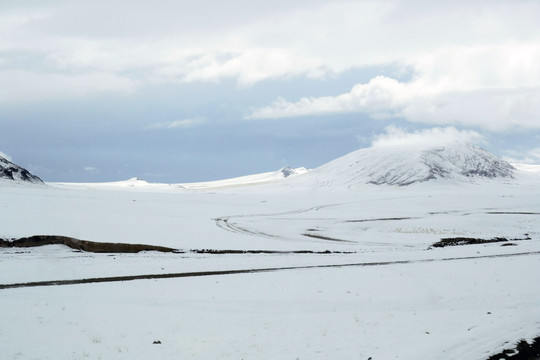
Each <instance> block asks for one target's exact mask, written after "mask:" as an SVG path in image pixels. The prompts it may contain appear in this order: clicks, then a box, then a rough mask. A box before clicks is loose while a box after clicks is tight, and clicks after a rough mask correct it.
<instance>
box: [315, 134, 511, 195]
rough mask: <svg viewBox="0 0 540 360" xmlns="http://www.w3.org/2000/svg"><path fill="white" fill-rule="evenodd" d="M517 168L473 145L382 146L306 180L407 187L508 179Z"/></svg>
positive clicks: (352, 155) (319, 170)
mask: <svg viewBox="0 0 540 360" xmlns="http://www.w3.org/2000/svg"><path fill="white" fill-rule="evenodd" d="M513 176H514V168H513V167H512V165H510V164H509V163H507V162H506V161H504V160H502V159H499V158H497V157H496V156H495V155H493V154H491V153H489V152H487V151H486V150H484V149H481V148H478V147H476V146H474V145H470V144H459V143H456V144H452V145H445V146H423V147H422V146H408V145H396V146H380V147H371V148H366V149H361V150H358V151H355V152H352V153H350V154H347V155H345V156H343V157H341V158H338V159H336V160H334V161H331V162H329V163H327V164H325V165H323V166H321V167H319V168H317V169H315V170H313V171H312V172H311V173H310V174H308V176H307V177H309V178H311V179H313V180H312V182H313V181H315V182H316V183H317V184H319V185H326V186H336V185H341V186H343V185H344V186H349V187H356V186H359V185H363V184H375V185H383V184H384V185H397V186H406V185H411V184H415V183H421V182H426V181H430V180H441V179H444V180H453V181H461V182H473V181H478V180H481V179H498V180H503V181H504V180H509V179H512V178H513Z"/></svg>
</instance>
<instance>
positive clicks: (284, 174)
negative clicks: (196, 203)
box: [180, 167, 309, 190]
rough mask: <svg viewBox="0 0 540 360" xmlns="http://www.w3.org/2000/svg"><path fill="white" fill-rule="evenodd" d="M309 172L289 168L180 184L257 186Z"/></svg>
mask: <svg viewBox="0 0 540 360" xmlns="http://www.w3.org/2000/svg"><path fill="white" fill-rule="evenodd" d="M308 171H309V170H308V169H306V168H304V167H300V168H296V169H293V168H291V167H284V168H282V169H280V170H277V171H271V172H266V173H261V174H253V175H247V176H240V177H236V178H231V179H224V180H216V181H207V182H198V183H187V184H180V185H181V186H182V187H184V188H186V189H192V190H193V189H212V188H224V187H232V186H246V185H257V184H266V183H274V182H278V181H280V180H283V179H285V178H289V177H295V176H298V175H301V174H304V173H307V172H308Z"/></svg>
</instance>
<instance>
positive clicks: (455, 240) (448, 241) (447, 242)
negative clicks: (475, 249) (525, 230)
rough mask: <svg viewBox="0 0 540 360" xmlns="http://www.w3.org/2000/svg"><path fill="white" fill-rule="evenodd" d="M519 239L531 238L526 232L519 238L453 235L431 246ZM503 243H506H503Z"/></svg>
mask: <svg viewBox="0 0 540 360" xmlns="http://www.w3.org/2000/svg"><path fill="white" fill-rule="evenodd" d="M520 240H531V238H530V237H529V236H528V234H525V237H524V238H521V239H508V238H505V237H494V238H491V239H480V238H469V237H455V238H443V239H441V241H438V242H436V243H434V244H433V245H431V246H432V247H446V246H460V245H475V244H488V243H494V242H508V241H520ZM503 245H506V244H503ZM514 245H515V244H514ZM507 246H510V244H508V245H507Z"/></svg>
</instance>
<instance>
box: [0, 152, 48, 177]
mask: <svg viewBox="0 0 540 360" xmlns="http://www.w3.org/2000/svg"><path fill="white" fill-rule="evenodd" d="M0 179H2V180H11V181H19V182H30V183H34V184H42V183H43V181H42V180H41V179H40V178H39V177H37V176H36V175H33V174H31V173H30V172H29V171H28V170H26V169H24V168H22V167H20V166H19V165H17V164H14V163H12V162H11V161H9V160H7V159H5V158H4V157H2V156H0Z"/></svg>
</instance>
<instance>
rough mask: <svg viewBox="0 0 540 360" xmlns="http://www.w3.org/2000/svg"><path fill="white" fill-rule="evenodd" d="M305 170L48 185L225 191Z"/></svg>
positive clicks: (148, 189)
mask: <svg viewBox="0 0 540 360" xmlns="http://www.w3.org/2000/svg"><path fill="white" fill-rule="evenodd" d="M308 171H309V170H307V169H306V168H303V167H301V168H296V169H293V168H290V167H285V168H282V169H280V170H277V171H271V172H266V173H261V174H253V175H247V176H240V177H235V178H231V179H223V180H216V181H206V182H197V183H180V184H163V183H150V182H148V181H146V180H143V179H140V178H137V177H134V178H131V179H128V180H123V181H114V182H103V183H50V185H53V186H56V187H62V188H86V189H101V190H106V189H108V190H119V189H125V190H146V191H166V192H167V191H179V190H210V189H225V188H233V187H245V186H249V185H264V184H271V183H275V182H279V181H281V180H284V179H287V178H292V177H295V176H298V175H301V174H304V173H306V172H308Z"/></svg>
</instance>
